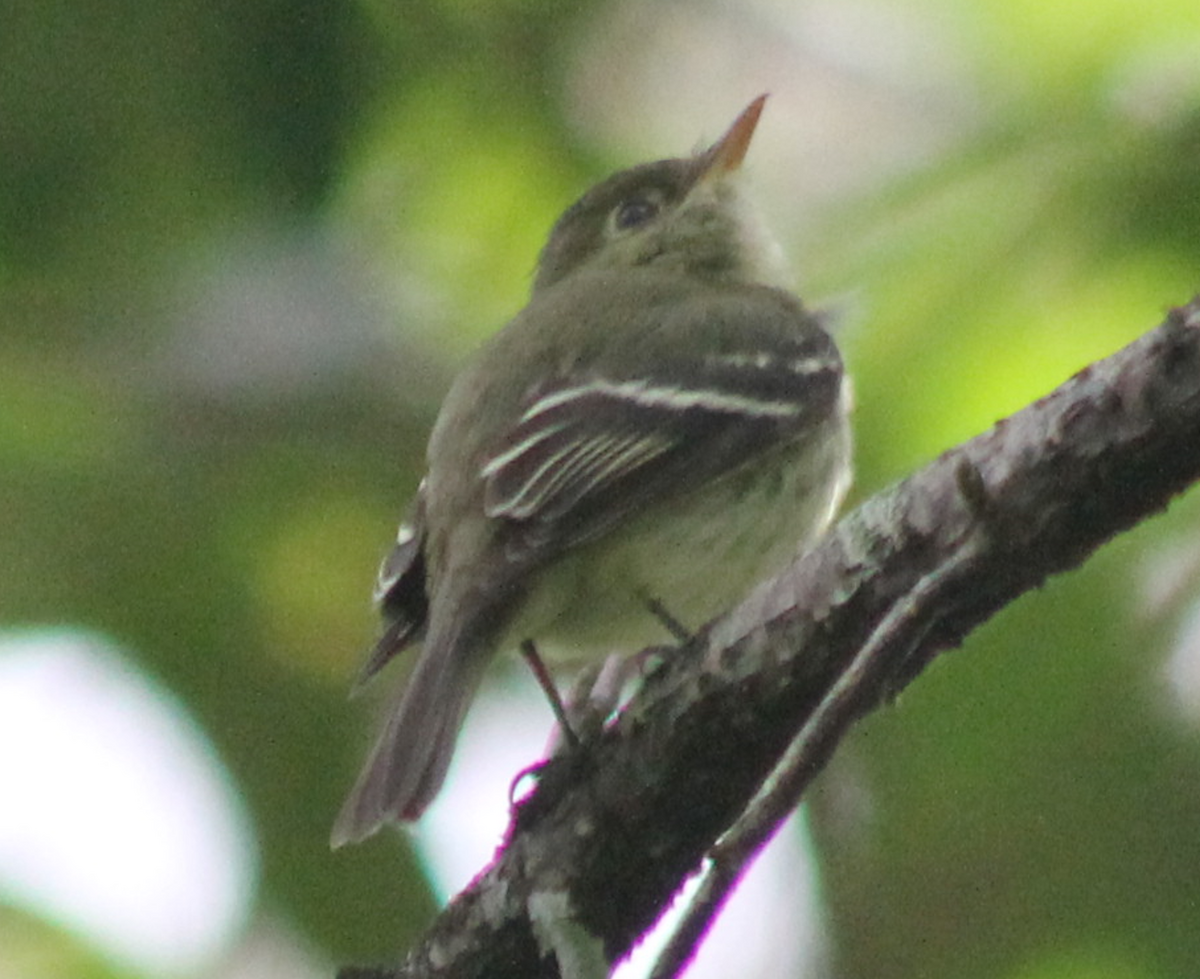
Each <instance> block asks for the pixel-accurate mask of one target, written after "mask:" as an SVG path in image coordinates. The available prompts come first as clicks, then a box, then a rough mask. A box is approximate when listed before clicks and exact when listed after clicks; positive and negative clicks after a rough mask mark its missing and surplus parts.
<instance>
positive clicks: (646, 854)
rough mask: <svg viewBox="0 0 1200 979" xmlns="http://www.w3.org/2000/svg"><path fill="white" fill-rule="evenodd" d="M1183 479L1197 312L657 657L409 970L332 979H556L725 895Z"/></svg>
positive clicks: (1080, 380)
mask: <svg viewBox="0 0 1200 979" xmlns="http://www.w3.org/2000/svg"><path fill="white" fill-rule="evenodd" d="M1197 479H1200V299H1198V300H1193V302H1192V303H1191V304H1189V305H1188V306H1185V307H1181V308H1179V309H1176V310H1174V311H1172V312H1171V314H1170V315H1169V316H1168V318H1167V320H1166V322H1164V323H1163V324H1162V325H1161V326H1160V327H1158V328H1157V329H1155V330H1154V331H1152V332H1151V333H1149V334H1147V335H1146V336H1144V337H1142V338H1141V339H1139V340H1137V341H1135V342H1134V343H1132V344H1130V345H1129V346H1128V347H1126V348H1124V349H1123V350H1121V351H1119V352H1118V353H1116V354H1114V355H1113V356H1112V357H1109V358H1107V359H1106V360H1103V361H1099V362H1097V363H1096V364H1093V365H1091V366H1090V367H1088V368H1086V369H1084V370H1083V371H1081V372H1079V373H1078V374H1077V375H1075V376H1074V377H1073V378H1071V379H1070V380H1069V381H1067V382H1066V383H1065V384H1063V385H1062V386H1061V387H1059V388H1057V389H1056V390H1055V391H1053V392H1052V393H1051V394H1049V395H1047V396H1046V397H1044V398H1042V399H1041V400H1039V401H1037V402H1035V403H1034V404H1032V405H1030V406H1029V407H1027V408H1025V409H1024V410H1022V411H1021V412H1019V413H1017V414H1016V415H1013V416H1012V417H1011V418H1009V419H1007V420H1005V421H1002V422H1000V423H999V424H997V425H996V426H995V427H994V428H992V429H991V430H989V431H987V432H985V433H984V434H982V435H980V436H978V437H976V438H974V439H972V440H970V441H969V442H966V443H964V444H963V445H961V446H959V447H957V448H955V449H953V450H951V451H949V452H947V453H945V454H944V455H942V456H941V457H940V458H938V459H937V460H935V461H934V462H933V463H931V464H930V465H928V466H926V467H925V468H924V469H922V470H920V471H919V472H917V473H916V474H914V475H913V476H911V477H910V478H908V479H906V480H904V481H903V482H901V483H899V484H897V485H895V486H893V487H891V488H889V489H887V490H885V491H883V492H882V493H879V494H877V495H876V496H874V497H872V498H871V499H870V500H868V501H866V502H865V503H864V504H863V505H862V506H860V507H859V508H858V509H857V510H856V511H854V512H853V513H852V514H850V515H849V516H847V517H846V518H845V519H843V520H842V521H841V522H840V523H839V524H838V525H837V527H836V528H835V529H834V530H833V531H832V532H831V533H830V534H829V535H828V537H826V539H825V540H824V541H823V542H822V543H821V545H820V546H819V547H817V548H816V549H815V550H813V551H812V552H810V553H809V554H807V555H806V556H805V557H803V558H802V559H801V560H800V561H798V562H797V563H796V564H794V565H793V566H792V567H790V568H789V569H788V570H787V571H785V572H784V573H783V574H781V575H779V576H778V577H776V578H774V579H772V580H770V581H767V582H764V583H763V584H762V585H760V586H759V587H758V588H757V589H756V590H755V591H754V592H752V593H751V595H750V596H749V597H747V598H746V600H745V601H743V602H742V603H741V605H739V606H738V607H737V608H735V609H734V610H733V611H732V612H730V613H729V614H727V615H726V616H723V617H722V618H720V619H718V620H716V621H715V622H714V623H712V624H711V625H710V626H708V627H706V629H705V630H703V631H702V632H701V633H699V634H698V635H697V636H695V637H694V638H693V639H692V640H691V641H689V642H688V643H686V644H685V645H684V646H682V647H681V648H680V649H679V650H678V651H675V652H672V654H671V655H670V656H669V657H667V658H666V659H665V662H664V663H663V665H662V667H661V668H659V669H658V670H656V671H655V672H654V673H653V674H651V675H650V676H649V677H648V678H647V679H646V681H645V682H644V684H643V685H642V688H641V690H640V691H639V692H638V693H637V694H636V695H635V697H634V698H633V700H632V701H631V702H630V704H629V705H628V707H627V708H626V709H625V710H624V711H623V712H622V714H621V715H620V717H619V718H618V719H617V720H616V721H615V722H614V724H613V725H612V726H611V727H610V728H609V729H608V730H607V731H606V732H605V733H604V735H603V736H602V737H601V738H600V739H598V740H597V741H596V742H595V743H594V744H589V745H588V746H587V748H586V750H584V751H581V752H575V753H573V754H571V755H568V756H566V757H564V758H558V759H554V760H553V761H551V762H550V763H549V764H547V766H546V767H545V768H544V769H543V771H542V773H541V777H540V779H539V785H538V789H537V791H536V792H534V793H533V795H532V796H531V797H530V798H529V799H527V800H525V801H524V802H522V803H521V804H520V805H519V806H518V808H517V810H516V812H515V813H514V818H513V823H512V825H511V827H510V831H509V839H508V841H507V844H506V846H505V847H504V849H503V851H502V852H501V853H500V854H499V856H498V857H497V859H496V861H495V863H494V864H493V865H492V866H491V867H490V868H488V869H487V870H486V871H485V872H484V873H483V874H482V875H481V876H480V877H478V878H477V879H476V880H475V882H474V883H473V884H472V885H471V886H470V887H469V888H468V889H467V890H466V891H464V892H463V893H462V894H460V895H459V896H458V898H456V899H455V901H454V902H453V903H452V904H451V905H450V906H449V907H448V908H447V909H446V910H445V911H444V912H443V913H442V915H441V916H440V917H439V918H438V919H437V920H436V921H435V922H434V924H433V926H432V927H431V929H430V930H429V932H428V933H427V934H426V936H425V938H424V939H423V941H422V942H421V944H420V945H419V946H418V947H417V948H416V949H414V950H413V951H412V952H411V953H410V955H409V959H408V961H407V962H406V963H405V965H404V966H403V967H401V968H400V969H398V970H370V969H346V970H343V971H342V972H341V973H340V976H341V977H342V979H385V977H400V976H414V977H415V976H432V975H438V976H456V977H457V976H461V977H470V976H480V977H482V976H488V977H503V976H520V977H533V976H547V977H552V976H559V975H570V972H569V970H568V969H566V968H560V965H559V962H560V961H562V962H566V961H567V960H568V959H571V960H573V961H595V960H596V956H589V955H588V954H587V950H586V949H585V950H583V951H580V950H579V949H574V950H573V951H572V954H571V955H570V956H567V955H562V954H556V952H555V949H556V948H557V946H556V945H555V943H554V941H553V939H548V938H547V936H548V935H551V936H552V935H556V934H563V933H569V934H571V935H572V936H573V937H574V939H575V940H578V939H579V937H580V936H583V937H584V940H585V941H584V944H586V943H587V941H589V940H590V941H591V942H592V943H593V944H594V946H595V949H597V950H599V951H600V952H602V954H603V960H606V961H608V962H610V963H611V962H614V961H616V960H618V959H620V958H621V957H623V956H624V955H625V954H626V953H627V952H628V951H629V950H630V948H632V946H633V945H634V944H635V943H636V942H637V940H638V939H639V938H640V936H641V935H642V934H643V933H644V932H645V931H647V930H648V929H649V928H650V927H651V926H652V925H653V924H654V922H655V921H656V920H657V918H658V916H659V914H660V913H661V912H662V910H663V909H664V908H665V907H666V906H667V905H668V903H669V902H670V900H671V898H672V896H673V895H674V894H675V893H676V892H677V890H678V888H679V887H680V885H681V884H682V883H683V881H684V880H685V879H686V878H687V877H688V876H689V875H691V874H692V873H693V872H695V871H696V870H697V869H698V868H699V867H700V866H701V863H702V861H703V860H704V858H705V857H706V855H708V854H709V853H710V852H712V853H713V854H714V858H715V859H716V861H717V862H718V864H719V863H720V861H721V860H722V859H726V858H729V859H732V861H733V862H732V863H731V864H726V865H725V872H724V873H723V874H722V875H720V876H721V877H722V878H723V879H724V881H726V882H729V881H732V880H733V879H736V872H731V871H736V869H737V868H738V867H739V866H740V864H739V863H738V862H737V861H742V862H744V861H745V860H746V859H748V858H749V856H750V855H751V854H752V853H753V852H754V851H755V850H756V849H757V848H758V847H759V846H760V845H761V843H762V842H763V841H764V840H765V839H767V838H769V836H770V834H771V832H773V829H774V826H775V825H777V823H778V820H779V819H781V818H782V816H783V815H785V814H786V812H787V811H790V809H791V808H793V807H794V805H795V804H796V803H797V802H798V800H799V796H800V793H801V792H802V791H803V789H804V787H805V786H806V785H807V784H808V782H809V781H811V778H812V777H813V776H814V775H815V774H816V772H817V771H818V770H819V769H820V768H821V766H823V765H824V763H825V762H826V761H827V760H828V758H829V756H830V755H831V754H832V752H833V750H834V748H835V747H836V744H837V742H838V741H839V740H840V738H841V736H842V735H843V734H844V733H845V732H846V730H847V729H848V728H849V726H850V725H851V723H852V722H853V721H854V720H855V719H857V718H858V717H861V716H862V715H863V714H865V713H867V712H868V711H869V710H871V709H873V708H874V707H875V706H877V705H878V704H880V703H881V702H884V701H886V700H887V699H888V698H890V697H891V696H894V695H895V693H896V692H897V691H899V690H900V689H901V688H902V687H904V686H905V685H906V684H907V683H908V682H910V681H911V680H912V679H913V678H914V677H915V676H916V675H917V674H918V673H919V672H920V671H921V670H922V669H923V668H924V666H925V665H926V664H927V663H928V662H929V661H930V660H931V659H932V658H933V657H934V656H935V655H936V654H937V653H938V652H940V651H941V650H944V649H947V648H950V647H952V646H955V645H957V644H958V643H959V642H960V641H961V639H962V637H963V636H964V635H966V634H967V633H968V632H969V631H970V630H972V629H974V628H975V627H976V626H978V625H980V624H981V623H982V622H984V621H985V620H986V619H988V618H989V617H991V616H992V615H994V614H995V613H996V612H997V611H999V610H1000V609H1001V608H1003V607H1004V606H1005V605H1006V604H1008V603H1009V602H1011V601H1012V600H1013V599H1015V598H1016V597H1017V596H1018V595H1020V594H1021V593H1023V592H1025V591H1027V590H1029V589H1031V588H1034V587H1036V586H1037V585H1039V584H1040V583H1041V582H1042V581H1043V580H1044V579H1045V578H1046V577H1047V576H1048V575H1050V574H1054V573H1056V572H1060V571H1064V570H1066V569H1068V568H1072V567H1075V566H1077V565H1078V564H1080V563H1081V562H1082V561H1083V560H1084V559H1085V558H1086V557H1087V556H1088V555H1089V554H1091V553H1092V551H1094V550H1095V549H1096V548H1097V547H1099V546H1100V545H1101V544H1102V543H1104V542H1105V541H1107V540H1109V539H1110V538H1111V537H1113V536H1114V535H1116V534H1117V533H1119V532H1121V531H1122V530H1125V529H1127V528H1129V527H1131V526H1133V525H1134V524H1136V523H1137V522H1139V521H1140V520H1142V519H1144V518H1145V517H1147V516H1149V515H1150V514H1152V513H1154V512H1156V511H1158V510H1161V509H1162V508H1163V507H1165V506H1166V504H1167V503H1168V501H1169V500H1170V499H1171V497H1172V496H1174V495H1175V494H1177V493H1179V492H1180V491H1181V490H1183V489H1184V488H1185V487H1187V486H1188V485H1189V484H1190V483H1192V482H1194V481H1195V480H1197ZM716 573H719V571H717V572H716ZM789 746H791V748H790V750H789ZM785 755H786V761H785V762H784V763H783V765H782V767H780V768H779V769H778V771H777V772H776V777H775V778H772V779H771V780H770V782H769V787H768V788H767V789H763V785H764V781H765V780H766V779H767V776H768V775H769V774H770V773H771V772H772V771H773V770H775V769H776V766H777V764H779V760H780V759H781V758H784V757H785ZM781 787H782V788H781ZM773 793H774V794H773ZM756 794H757V801H755V802H754V804H753V805H752V804H751V802H752V800H755V799H756ZM748 809H749V812H748V813H747V810H748ZM744 813H746V816H745V818H744V819H743V820H742V822H741V823H739V824H738V827H737V829H736V830H734V831H733V832H732V833H730V834H729V835H727V836H726V837H725V839H724V840H723V842H722V844H721V845H720V846H718V847H717V848H716V850H715V851H714V850H713V847H714V843H715V842H716V841H717V840H718V839H719V838H721V837H722V834H725V833H726V832H727V830H728V828H729V827H730V826H733V825H734V824H735V822H736V821H737V820H739V817H742V816H743V814H744ZM722 848H724V850H723V849H722ZM720 886H724V884H721V885H720ZM720 901H721V895H720V894H717V895H716V896H715V899H714V901H713V902H712V904H711V907H710V908H709V910H708V911H707V912H705V911H703V909H702V910H701V912H700V914H701V917H700V918H697V919H696V920H695V921H694V922H693V927H692V929H691V930H692V931H695V932H696V935H695V937H694V938H689V937H688V936H687V935H684V937H683V938H682V939H681V940H680V942H681V944H680V945H679V947H678V948H677V950H676V951H677V953H678V955H679V956H681V958H680V959H679V960H680V961H686V957H687V956H688V955H690V950H691V948H692V947H693V946H694V943H695V940H698V937H699V934H701V933H702V932H703V930H704V925H705V924H706V920H707V919H706V918H705V917H704V915H705V914H707V915H708V916H709V917H711V913H715V909H716V908H717V907H719V905H720ZM531 907H532V908H534V909H544V908H547V907H553V908H556V909H558V911H557V912H556V913H558V914H559V915H560V916H561V920H558V921H556V922H549V923H548V922H546V921H544V920H541V917H540V915H542V914H543V912H541V911H538V912H537V913H535V914H532V915H531V912H530V908H531ZM564 922H565V923H566V925H568V926H569V927H566V928H564V927H562V926H563V925H564ZM685 930H686V929H685ZM689 943H690V944H689ZM664 968H665V969H666V971H664V972H663V974H664V975H669V974H672V973H671V971H670V968H671V966H670V964H669V963H666V964H664Z"/></svg>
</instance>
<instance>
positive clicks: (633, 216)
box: [613, 197, 658, 231]
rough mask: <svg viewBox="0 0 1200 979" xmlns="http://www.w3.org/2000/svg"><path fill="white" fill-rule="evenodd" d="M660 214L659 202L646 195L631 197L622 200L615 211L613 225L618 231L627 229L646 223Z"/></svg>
mask: <svg viewBox="0 0 1200 979" xmlns="http://www.w3.org/2000/svg"><path fill="white" fill-rule="evenodd" d="M657 214H658V204H657V203H655V202H654V201H652V200H648V199H647V198H645V197H631V198H630V199H629V200H627V201H622V202H621V203H620V204H618V205H617V209H616V210H615V211H613V226H614V227H615V228H616V229H617V230H618V231H627V230H629V229H630V228H636V227H637V226H638V225H639V224H645V223H646V222H647V221H649V220H651V219H652V218H653V217H655V216H656V215H657Z"/></svg>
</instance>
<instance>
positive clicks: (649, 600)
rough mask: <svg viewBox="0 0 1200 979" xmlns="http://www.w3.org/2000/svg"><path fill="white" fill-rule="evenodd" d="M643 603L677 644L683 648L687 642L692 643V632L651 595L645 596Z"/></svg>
mask: <svg viewBox="0 0 1200 979" xmlns="http://www.w3.org/2000/svg"><path fill="white" fill-rule="evenodd" d="M643 601H644V602H645V603H646V608H648V609H649V610H650V614H651V615H653V616H654V617H655V618H656V619H658V621H659V622H660V623H662V627H663V628H664V629H666V630H667V632H669V633H670V634H671V638H672V639H674V640H675V642H676V643H677V644H679V645H681V646H682V645H683V644H684V643H685V642H689V641H691V638H692V631H691V630H690V629H689V628H688V627H687V626H685V625H684V624H683V623H682V622H680V621H679V620H678V619H677V618H675V616H673V615H672V614H671V613H670V611H668V609H667V607H666V606H665V605H664V604H663V603H662V602H660V601H659V600H658V599H657V598H654V597H653V596H651V595H646V596H644V598H643Z"/></svg>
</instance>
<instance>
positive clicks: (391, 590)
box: [356, 482, 429, 687]
mask: <svg viewBox="0 0 1200 979" xmlns="http://www.w3.org/2000/svg"><path fill="white" fill-rule="evenodd" d="M425 537H426V528H425V484H424V482H422V483H421V485H420V487H419V488H418V489H417V495H416V497H415V498H414V499H413V502H412V505H411V507H410V508H409V513H408V517H407V518H406V519H405V521H404V523H402V524H401V525H400V530H399V531H398V532H397V534H396V543H395V544H394V545H393V546H392V549H391V551H389V552H388V555H387V557H386V558H384V560H383V564H382V565H380V568H379V577H378V578H377V579H376V582H375V604H376V605H377V606H378V607H379V611H380V613H381V614H382V616H383V622H384V631H383V635H382V636H380V638H379V640H378V642H376V643H375V646H374V647H373V648H372V650H371V652H370V654H369V655H368V656H367V661H366V662H365V663H364V664H363V666H362V669H361V670H360V671H359V675H358V681H357V683H356V687H361V686H362V684H364V683H366V682H367V681H368V680H370V679H371V677H373V676H374V675H375V674H376V673H378V672H379V671H380V670H381V669H383V668H384V667H385V666H386V665H387V664H388V662H389V661H390V660H391V659H392V657H393V656H395V655H396V654H397V653H399V652H400V651H401V650H403V649H404V648H405V647H406V646H408V645H409V644H410V643H412V642H415V641H416V640H418V639H420V638H421V636H422V635H423V634H424V631H425V624H426V620H427V619H428V616H429V596H428V593H427V591H426V587H425Z"/></svg>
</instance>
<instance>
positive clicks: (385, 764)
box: [330, 629, 492, 848]
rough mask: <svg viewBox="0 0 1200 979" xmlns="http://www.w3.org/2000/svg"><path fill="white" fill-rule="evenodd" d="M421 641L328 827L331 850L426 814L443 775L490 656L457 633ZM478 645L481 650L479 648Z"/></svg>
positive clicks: (455, 631) (486, 651) (459, 632)
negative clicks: (387, 825)
mask: <svg viewBox="0 0 1200 979" xmlns="http://www.w3.org/2000/svg"><path fill="white" fill-rule="evenodd" d="M453 633H454V634H453V635H451V636H449V637H447V638H446V639H445V640H444V641H438V639H437V638H433V639H431V641H428V642H426V644H425V647H424V649H422V650H421V656H420V659H419V660H418V661H417V666H416V668H415V669H414V670H413V674H412V676H411V677H410V678H409V681H408V684H407V686H406V687H405V689H404V690H403V691H402V693H401V695H400V698H399V701H398V702H397V704H396V705H395V706H394V707H393V708H392V710H391V712H390V714H389V716H388V719H387V723H386V724H385V725H384V728H383V732H382V733H381V734H380V736H379V740H378V741H376V743H375V746H374V748H372V749H371V754H370V755H369V757H368V758H367V762H366V765H364V766H363V770H362V773H361V774H360V775H359V777H358V781H357V782H356V783H355V785H354V788H353V789H352V790H351V792H350V796H349V798H347V799H346V803H345V805H344V806H343V807H342V811H341V813H340V814H339V815H338V818H337V821H336V822H335V823H334V826H333V833H332V835H331V837H330V844H331V845H332V846H333V847H335V848H336V847H339V846H343V845H344V844H346V843H357V842H359V841H360V840H364V839H366V838H367V837H368V836H370V835H371V834H372V833H374V832H375V831H376V830H378V829H379V828H380V827H381V826H382V825H383V824H384V823H386V822H389V821H411V820H414V819H416V818H417V817H419V816H420V815H421V813H422V812H424V811H425V808H426V806H428V805H429V803H430V802H431V801H432V800H433V797H434V796H435V795H436V794H437V791H438V789H440V788H441V786H442V782H443V781H444V779H445V777H446V770H447V769H448V768H449V767H450V758H451V756H452V755H453V754H454V746H455V743H456V742H457V740H458V730H459V727H460V726H461V724H462V720H463V715H464V714H466V710H467V705H468V704H469V703H470V701H471V699H472V697H474V695H475V690H476V688H477V687H478V686H479V681H480V679H481V677H482V675H483V669H484V667H485V666H486V665H487V661H488V659H490V654H491V652H492V650H491V648H490V644H488V643H483V644H481V643H478V642H470V641H466V642H464V641H463V640H464V639H465V638H466V637H464V636H463V633H462V631H461V630H457V629H456V630H453ZM481 646H482V647H483V648H481Z"/></svg>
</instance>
